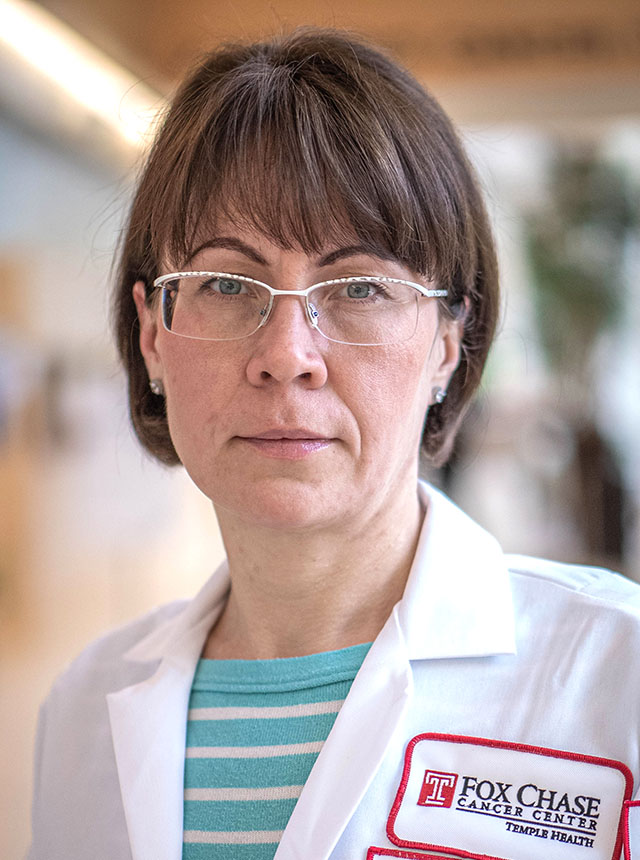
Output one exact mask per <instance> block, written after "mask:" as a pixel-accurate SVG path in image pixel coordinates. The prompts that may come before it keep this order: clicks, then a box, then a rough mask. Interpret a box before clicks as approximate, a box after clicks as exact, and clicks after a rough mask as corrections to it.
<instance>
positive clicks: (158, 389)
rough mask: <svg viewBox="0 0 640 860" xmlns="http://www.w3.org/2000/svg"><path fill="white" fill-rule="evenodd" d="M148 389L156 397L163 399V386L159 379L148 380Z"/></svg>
mask: <svg viewBox="0 0 640 860" xmlns="http://www.w3.org/2000/svg"><path fill="white" fill-rule="evenodd" d="M149 388H150V389H151V391H152V392H153V394H155V395H156V397H164V385H163V384H162V380H161V379H150V380H149Z"/></svg>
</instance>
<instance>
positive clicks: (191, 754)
mask: <svg viewBox="0 0 640 860" xmlns="http://www.w3.org/2000/svg"><path fill="white" fill-rule="evenodd" d="M323 743H324V741H311V742H309V743H304V744H274V746H270V747H267V746H260V747H187V753H186V755H187V758H270V757H272V756H284V755H301V754H303V753H319V752H320V750H321V749H322V745H323Z"/></svg>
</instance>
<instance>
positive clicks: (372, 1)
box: [0, 0, 640, 858]
mask: <svg viewBox="0 0 640 860" xmlns="http://www.w3.org/2000/svg"><path fill="white" fill-rule="evenodd" d="M298 24H319V25H323V26H338V27H346V28H349V29H353V30H356V31H359V32H362V33H364V34H366V35H368V36H370V37H371V38H373V39H374V40H375V41H377V42H378V43H380V44H381V45H383V46H385V47H387V48H388V49H389V50H391V51H392V52H393V53H394V54H395V55H396V56H397V57H399V58H400V59H401V60H402V61H403V62H404V63H405V65H407V66H408V67H409V69H410V70H411V71H412V72H413V73H414V74H415V75H416V76H417V77H418V78H419V79H420V80H421V81H423V82H424V83H425V84H426V85H427V86H428V87H429V88H430V89H431V90H432V91H433V92H434V93H435V95H436V96H437V97H438V98H439V99H440V100H441V102H442V103H443V105H444V106H445V108H446V109H447V110H448V111H449V113H450V114H451V115H452V117H453V118H454V120H455V121H456V122H457V123H458V125H459V126H460V129H461V132H462V135H463V137H464V140H465V143H466V145H467V147H468V150H469V153H470V155H471V157H472V159H473V161H474V162H475V164H476V166H477V169H478V171H479V173H480V176H481V178H482V182H483V185H484V187H485V190H486V194H487V198H488V201H489V206H490V209H491V213H492V216H493V219H494V224H495V228H496V232H497V236H498V242H499V248H500V256H501V265H502V279H503V287H504V291H505V304H504V312H503V319H502V325H501V332H500V336H499V339H498V342H497V344H496V348H495V350H494V352H493V355H492V358H491V361H490V364H489V367H488V370H487V373H486V377H485V382H484V386H483V390H482V393H481V395H480V396H479V397H478V399H477V402H476V403H475V405H474V408H473V410H472V411H471V413H470V415H469V417H468V420H467V421H466V424H465V426H464V428H463V432H462V434H461V436H460V440H459V444H458V446H457V448H456V452H455V455H454V458H453V460H452V462H451V464H450V465H449V466H448V467H447V468H446V469H444V470H441V471H440V472H439V473H435V474H431V475H430V477H431V478H432V479H433V480H434V481H436V482H437V483H439V484H440V485H442V486H443V487H445V488H446V490H447V491H448V492H449V493H450V494H451V495H452V496H453V498H454V499H455V500H456V501H457V502H459V503H460V504H461V505H462V506H463V507H464V508H465V509H466V510H467V511H468V512H469V513H470V514H471V515H472V516H474V517H475V518H476V519H477V520H479V521H480V522H481V523H482V524H483V525H485V526H486V527H487V528H488V529H490V530H491V531H493V532H494V533H495V534H496V535H497V536H498V537H499V539H500V540H501V541H502V543H503V545H504V546H505V548H506V549H507V550H509V551H517V552H523V553H531V554H536V555H542V556H548V557H554V558H558V559H561V560H568V561H569V560H570V561H580V562H586V563H590V564H604V565H606V566H609V567H613V568H615V569H617V570H620V571H622V572H623V573H624V574H625V575H627V576H630V577H631V578H636V579H640V517H639V507H640V444H639V439H640V289H639V286H638V283H639V279H640V228H639V221H640V193H639V191H640V86H639V81H640V77H639V72H640V9H639V8H638V6H637V3H636V2H635V0H634V2H627V0H606V2H605V0H564V2H563V3H558V2H551V0H520V2H518V3H505V2H503V0H475V1H474V2H454V0H450V2H449V3H447V4H443V3H441V2H436V0H396V2H395V3H392V4H390V3H388V2H386V0H346V2H341V3H335V2H333V0H323V2H314V0H270V2H266V0H264V2H263V0H217V2H211V0H206V2H205V0H188V2H185V3H175V2H168V0H137V2H136V3H129V2H126V1H125V0H110V2H109V3H104V2H96V0H50V1H49V2H45V3H41V4H38V3H31V2H24V0H0V200H1V206H0V645H1V647H0V689H1V690H2V696H1V697H0V738H1V740H0V772H2V773H3V774H4V775H5V778H4V779H3V780H2V783H1V784H0V856H2V857H6V858H18V857H21V856H22V855H23V853H24V850H25V848H26V845H27V842H28V818H29V804H30V792H31V766H32V744H33V735H34V730H35V720H36V714H37V707H38V704H39V702H40V701H41V699H42V698H43V697H44V695H45V694H46V692H47V690H48V687H49V686H50V684H51V682H52V680H53V678H54V676H55V675H56V674H58V672H59V671H60V670H61V669H62V668H63V667H64V666H65V664H66V663H67V662H68V661H69V660H70V659H71V658H72V657H73V656H74V655H75V654H76V653H77V652H78V651H79V650H80V649H81V648H82V647H83V645H84V644H86V643H87V642H88V641H89V640H90V639H92V638H94V637H95V636H97V635H99V634H100V633H101V632H103V631H105V630H106V629H108V628H109V627H112V626H114V625H116V624H119V623H121V622H123V621H125V620H127V619H129V618H131V617H133V616H134V615H136V614H138V613H140V612H142V611H144V610H145V609H147V608H150V607H152V606H154V605H156V604H157V603H159V602H161V601H164V600H168V599H172V598H175V597H182V596H188V595H191V594H192V593H194V591H195V590H196V589H197V588H198V587H199V586H200V584H201V583H202V582H203V581H204V579H205V578H206V576H207V575H208V574H209V573H210V572H211V571H212V570H213V568H214V567H215V566H216V563H217V561H218V559H219V558H220V557H221V554H222V549H221V546H220V540H219V536H218V533H217V529H216V526H215V523H214V521H213V517H212V514H211V511H210V507H209V504H208V502H207V501H206V500H204V499H203V497H201V496H200V494H199V493H198V491H197V490H195V488H193V486H192V485H191V484H190V482H189V480H188V479H186V478H185V476H184V474H182V473H181V472H179V471H175V470H165V469H162V468H161V467H159V466H157V465H155V464H154V463H152V462H151V461H150V460H149V459H148V458H146V457H145V456H144V455H143V454H142V453H141V451H140V450H139V449H138V447H137V446H136V443H135V442H134V440H133V438H132V435H131V432H130V430H129V426H128V419H127V413H126V404H125V396H124V383H123V379H122V376H121V373H120V370H119V368H118V364H117V361H116V359H115V354H114V349H113V347H112V345H111V341H110V334H109V310H108V304H109V293H110V289H111V281H112V275H111V265H112V259H113V252H114V249H115V248H116V246H117V243H118V240H119V236H120V230H121V227H122V222H123V218H124V215H125V213H126V209H127V205H128V202H129V199H130V193H131V188H132V182H133V180H134V177H135V174H136V170H137V169H138V168H139V165H140V163H141V160H142V158H143V156H144V152H145V149H146V147H147V146H148V145H149V142H150V140H151V137H152V133H153V124H154V119H155V118H156V116H157V114H158V112H159V111H161V109H162V107H163V105H164V103H165V99H166V98H167V96H168V95H170V93H171V91H172V88H173V87H174V85H175V82H176V80H177V79H178V78H179V77H180V76H181V75H182V74H183V72H184V71H185V70H186V68H187V67H188V66H189V65H190V64H191V63H192V62H193V61H194V59H195V58H196V57H197V56H198V55H199V54H200V53H202V52H203V51H204V50H206V49H208V48H209V47H211V46H212V45H214V44H216V43H218V42H220V41H222V40H237V39H254V38H257V37H260V36H265V35H269V34H272V33H274V32H279V31H282V30H288V29H290V28H291V27H293V26H295V25H298Z"/></svg>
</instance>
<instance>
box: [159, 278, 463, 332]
mask: <svg viewBox="0 0 640 860" xmlns="http://www.w3.org/2000/svg"><path fill="white" fill-rule="evenodd" d="M191 276H195V277H199V278H202V277H213V278H231V279H233V278H237V279H239V280H241V281H243V282H244V283H248V284H255V285H256V286H259V287H263V288H264V289H265V290H267V292H268V293H269V304H268V305H267V306H266V308H265V310H264V312H263V316H262V319H261V320H260V322H259V323H258V325H257V326H256V327H255V329H253V331H251V332H249V334H243V335H240V336H239V337H226V338H214V337H198V336H197V335H190V334H182V333H180V332H176V331H173V330H172V329H170V328H169V326H168V325H167V322H166V319H165V301H166V295H167V293H168V292H170V289H169V288H168V287H167V286H166V285H167V283H169V282H171V281H175V280H178V279H180V278H187V277H191ZM354 281H356V282H359V283H362V282H364V283H383V284H404V285H405V286H407V287H413V289H414V290H416V292H418V293H419V294H420V295H421V296H423V297H424V298H428V299H439V298H446V296H447V295H448V294H449V291H448V290H432V289H429V288H428V287H424V286H423V285H422V284H416V283H415V282H414V281H406V280H404V279H403V278H389V277H386V276H385V275H377V276H376V275H350V276H349V277H345V278H332V279H330V280H328V281H319V282H318V283H316V284H311V286H309V287H306V288H305V289H304V290H276V289H275V287H272V286H270V285H269V284H265V282H264V281H258V280H256V279H255V278H249V277H248V276H247V275H238V274H234V273H231V272H200V271H198V272H169V274H167V275H161V276H160V277H159V278H156V279H155V280H154V282H153V288H154V289H156V290H162V324H163V326H164V328H165V329H166V330H167V331H168V332H170V333H171V334H174V335H176V337H187V338H190V339H191V340H204V341H213V342H224V341H232V340H244V338H247V337H251V335H253V334H255V333H256V332H257V331H259V329H261V328H262V327H263V326H265V325H266V324H267V322H268V321H269V317H270V316H271V311H272V309H273V305H274V299H275V297H276V296H296V297H299V298H303V299H304V303H305V310H306V317H307V321H308V323H309V325H310V326H311V327H312V328H313V329H314V330H315V331H317V332H318V334H320V335H322V337H324V338H325V339H326V340H329V341H331V342H332V343H343V344H345V345H347V346H388V345H389V343H398V342H400V343H402V342H403V341H390V342H389V341H387V342H385V343H352V342H351V341H344V340H337V339H336V338H332V337H329V336H328V335H326V334H325V333H324V332H323V331H322V330H321V329H320V328H318V311H317V310H316V309H315V307H314V306H313V304H312V303H311V302H310V301H309V296H310V295H311V294H312V293H313V291H314V290H317V289H318V288H319V287H328V286H332V285H333V284H347V283H352V282H354ZM414 333H415V332H414ZM412 336H413V335H411V337H412ZM408 339H410V338H408Z"/></svg>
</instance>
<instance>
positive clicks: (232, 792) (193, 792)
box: [184, 785, 303, 800]
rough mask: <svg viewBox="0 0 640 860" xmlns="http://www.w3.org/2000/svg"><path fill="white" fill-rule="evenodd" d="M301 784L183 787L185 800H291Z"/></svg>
mask: <svg viewBox="0 0 640 860" xmlns="http://www.w3.org/2000/svg"><path fill="white" fill-rule="evenodd" d="M302 788H303V786H301V785H270V786H268V787H267V788H185V790H184V799H185V800H291V799H293V798H297V797H300V794H301V792H302Z"/></svg>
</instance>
